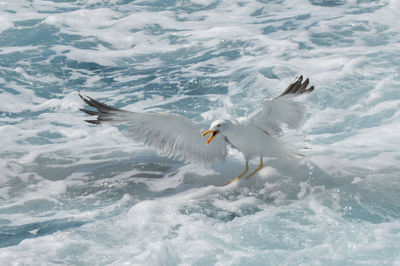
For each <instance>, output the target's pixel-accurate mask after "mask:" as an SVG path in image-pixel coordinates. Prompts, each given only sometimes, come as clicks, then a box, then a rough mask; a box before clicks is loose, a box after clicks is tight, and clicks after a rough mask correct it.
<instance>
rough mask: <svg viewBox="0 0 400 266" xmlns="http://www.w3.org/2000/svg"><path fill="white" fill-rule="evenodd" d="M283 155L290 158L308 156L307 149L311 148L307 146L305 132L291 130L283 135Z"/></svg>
mask: <svg viewBox="0 0 400 266" xmlns="http://www.w3.org/2000/svg"><path fill="white" fill-rule="evenodd" d="M280 141H281V142H282V153H283V157H286V158H289V159H302V158H304V157H306V155H307V151H309V150H311V148H310V147H308V146H307V140H306V139H305V136H304V135H303V134H300V133H298V132H295V131H294V132H290V133H289V134H286V135H284V136H282V137H281V139H280Z"/></svg>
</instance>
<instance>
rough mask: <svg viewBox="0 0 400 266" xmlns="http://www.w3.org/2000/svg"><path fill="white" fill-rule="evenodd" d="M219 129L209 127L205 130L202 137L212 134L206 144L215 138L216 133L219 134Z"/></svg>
mask: <svg viewBox="0 0 400 266" xmlns="http://www.w3.org/2000/svg"><path fill="white" fill-rule="evenodd" d="M218 133H219V130H209V129H207V130H206V131H204V132H203V134H201V136H202V137H204V136H206V135H208V134H211V136H210V137H209V138H208V140H207V141H206V144H209V143H210V142H211V141H212V140H213V138H215V136H216V135H218Z"/></svg>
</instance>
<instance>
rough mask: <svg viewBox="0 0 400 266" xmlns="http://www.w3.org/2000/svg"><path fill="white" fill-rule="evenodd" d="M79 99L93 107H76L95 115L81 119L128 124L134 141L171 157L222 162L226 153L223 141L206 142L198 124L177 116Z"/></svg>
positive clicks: (128, 132)
mask: <svg viewBox="0 0 400 266" xmlns="http://www.w3.org/2000/svg"><path fill="white" fill-rule="evenodd" d="M79 96H80V97H81V98H82V100H83V101H85V102H86V103H87V104H88V105H89V106H91V107H94V108H95V109H96V110H95V111H92V110H86V109H80V110H81V111H83V112H85V113H86V114H88V115H92V116H97V118H96V119H94V120H85V121H86V122H88V123H91V124H96V125H97V124H102V123H113V124H124V125H127V126H129V129H128V131H127V132H126V133H127V135H128V136H129V137H131V138H133V139H134V140H135V141H138V142H142V143H144V144H146V145H148V146H150V147H153V148H156V149H158V150H160V151H161V152H164V153H167V154H168V155H171V156H182V157H183V158H184V159H185V160H190V161H200V162H203V163H212V162H214V161H216V160H221V161H224V160H225V158H226V155H227V147H226V145H227V143H226V142H225V140H224V139H223V137H222V136H217V137H216V138H215V139H214V140H213V142H212V143H211V144H210V145H205V140H203V139H202V137H201V133H202V127H201V126H200V125H199V124H197V123H195V122H193V121H191V120H190V119H187V118H185V117H183V116H180V115H175V114H169V113H137V112H130V111H126V110H122V109H117V108H114V107H112V106H109V105H106V104H103V103H101V102H98V101H96V100H94V99H92V98H90V97H86V96H82V95H81V94H79Z"/></svg>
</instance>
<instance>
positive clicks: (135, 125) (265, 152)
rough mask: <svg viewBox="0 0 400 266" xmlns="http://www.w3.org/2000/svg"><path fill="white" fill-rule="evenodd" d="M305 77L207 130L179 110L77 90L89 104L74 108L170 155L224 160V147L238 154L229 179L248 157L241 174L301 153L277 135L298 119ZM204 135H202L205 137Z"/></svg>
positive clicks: (204, 160) (302, 115) (306, 89)
mask: <svg viewBox="0 0 400 266" xmlns="http://www.w3.org/2000/svg"><path fill="white" fill-rule="evenodd" d="M313 90H314V86H311V87H309V79H306V80H305V81H303V76H300V77H298V78H297V80H296V81H295V82H293V83H292V84H290V85H289V86H288V87H287V88H286V90H284V91H283V92H282V93H281V94H280V95H279V96H277V97H275V98H272V99H266V100H264V103H263V105H262V107H261V108H260V109H259V110H257V111H255V112H254V113H253V114H251V115H249V116H248V117H240V118H237V119H233V120H224V119H219V120H216V121H214V122H212V123H211V125H210V127H209V128H208V129H207V130H204V127H203V126H202V125H201V124H198V123H196V122H194V121H192V120H190V119H188V118H186V117H184V116H181V115H177V114H172V113H166V112H154V113H150V112H147V113H144V112H132V111H127V110H124V109H118V108H115V107H112V106H109V105H106V104H104V103H101V102H98V101H96V100H95V99H93V98H90V97H88V96H84V95H82V94H80V93H79V96H80V97H81V99H82V100H83V101H84V102H85V103H86V104H88V105H89V106H91V107H93V108H94V109H95V110H87V109H80V110H81V111H83V112H84V113H86V114H88V115H91V116H97V117H96V119H93V120H85V121H86V122H88V123H91V124H94V125H99V124H105V123H110V124H114V125H117V124H123V125H126V126H128V129H127V132H126V133H127V135H128V136H129V137H131V138H132V139H133V140H134V141H136V142H141V143H144V144H145V145H147V146H150V147H153V148H156V149H158V150H159V151H161V152H163V153H166V154H168V155H171V156H181V157H182V158H183V159H184V160H186V161H199V162H202V163H205V164H210V163H213V162H215V161H225V159H226V157H227V154H228V147H229V146H230V147H231V148H233V149H236V150H238V151H239V152H241V153H242V154H243V157H244V161H245V169H244V170H243V172H241V173H240V174H239V175H238V176H237V177H235V178H234V179H232V180H230V181H228V182H226V183H225V184H230V183H232V182H234V181H237V180H239V179H240V178H242V177H243V176H245V174H246V173H248V171H249V161H250V160H251V159H253V158H257V157H258V158H259V160H260V163H259V166H258V167H257V168H256V169H255V170H254V171H253V172H251V173H249V174H248V175H247V176H246V178H250V177H252V176H254V175H255V174H256V173H257V172H258V171H260V170H261V169H262V168H263V166H264V164H263V158H265V157H275V158H294V157H296V156H304V155H302V154H300V153H298V152H297V150H294V149H293V148H290V147H289V146H288V145H287V143H285V142H284V141H282V137H283V135H284V131H285V129H286V128H291V129H298V128H299V127H300V126H301V125H302V124H303V121H304V118H305V115H306V106H305V105H304V104H303V103H301V102H299V101H296V98H297V97H298V96H300V95H305V94H309V93H311V92H312V91H313ZM207 135H209V137H208V139H207V140H204V138H202V137H205V136H207Z"/></svg>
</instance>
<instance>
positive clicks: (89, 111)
mask: <svg viewBox="0 0 400 266" xmlns="http://www.w3.org/2000/svg"><path fill="white" fill-rule="evenodd" d="M79 110H81V111H82V112H84V113H85V114H88V115H99V113H98V112H96V111H91V110H86V109H82V108H79Z"/></svg>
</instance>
